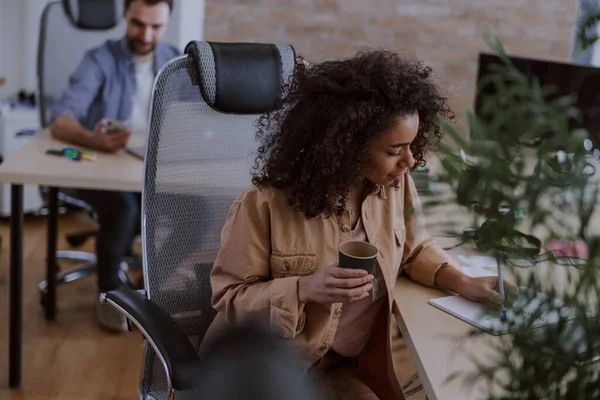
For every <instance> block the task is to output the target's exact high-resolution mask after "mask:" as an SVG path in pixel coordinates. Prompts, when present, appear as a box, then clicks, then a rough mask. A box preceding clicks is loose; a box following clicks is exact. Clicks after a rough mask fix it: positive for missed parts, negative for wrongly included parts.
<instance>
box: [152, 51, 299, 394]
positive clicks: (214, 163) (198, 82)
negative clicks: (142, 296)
mask: <svg viewBox="0 0 600 400" xmlns="http://www.w3.org/2000/svg"><path fill="white" fill-rule="evenodd" d="M186 53H188V54H187V55H185V56H181V57H179V58H176V59H174V60H172V61H171V62H170V63H169V64H167V65H166V66H164V67H163V69H162V70H161V71H160V72H159V74H158V75H157V77H156V81H155V84H154V90H153V96H152V111H151V122H150V129H149V138H148V144H147V150H146V158H145V164H146V166H145V168H146V169H145V178H144V191H143V197H142V213H143V232H142V237H143V255H144V276H145V285H146V291H147V295H148V297H149V298H150V299H151V300H152V301H153V302H154V303H156V304H157V305H158V306H160V307H161V308H162V309H163V310H165V311H166V312H167V313H168V314H169V315H170V316H171V317H173V318H174V319H175V320H176V321H177V323H178V324H179V326H181V328H182V329H183V331H184V332H185V333H186V334H187V335H188V337H189V338H190V340H191V341H192V343H193V344H194V345H197V344H198V343H199V342H200V341H201V340H202V338H203V337H204V333H205V332H206V330H207V328H208V326H209V325H210V323H211V322H212V320H213V318H214V315H215V311H214V309H213V308H212V306H211V288H210V281H209V274H210V271H211V269H212V265H213V262H214V260H215V257H216V255H217V252H218V250H219V246H220V233H221V229H222V227H223V225H224V222H225V219H226V216H227V214H228V211H229V208H230V206H231V204H232V202H233V200H234V199H235V198H236V197H237V195H238V194H239V193H240V192H241V191H242V190H243V189H244V188H245V187H247V186H248V185H249V184H250V170H251V167H252V165H253V162H254V157H255V155H256V149H257V143H256V141H255V133H256V127H255V125H254V123H255V121H256V119H257V118H258V117H259V116H260V115H261V114H262V113H263V112H265V111H267V110H270V109H271V108H273V106H274V104H275V102H276V101H277V100H278V98H280V97H281V96H282V95H283V88H284V84H285V83H287V82H289V81H288V80H289V79H290V78H291V77H292V74H293V71H294V65H295V54H294V50H293V48H292V47H291V46H288V45H267V44H250V43H241V44H240V43H238V44H233V43H209V42H191V43H190V44H189V45H188V46H187V48H186ZM149 393H152V398H156V399H161V398H164V399H166V398H167V392H166V381H165V377H164V370H163V367H162V364H161V363H160V362H159V361H158V359H157V357H156V356H155V354H154V352H153V350H152V349H151V348H149V347H148V348H147V352H146V366H145V370H144V375H143V379H142V385H141V394H142V397H141V398H146V397H145V396H146V395H147V394H149Z"/></svg>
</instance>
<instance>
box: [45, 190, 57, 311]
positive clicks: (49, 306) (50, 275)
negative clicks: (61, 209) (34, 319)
mask: <svg viewBox="0 0 600 400" xmlns="http://www.w3.org/2000/svg"><path fill="white" fill-rule="evenodd" d="M49 189H50V190H49V193H48V227H47V228H48V231H47V239H46V241H47V248H46V282H48V286H47V287H46V319H47V320H49V321H54V320H55V319H56V274H57V273H58V264H57V263H58V261H57V260H56V241H57V233H58V232H57V230H58V188H55V187H51V188H49Z"/></svg>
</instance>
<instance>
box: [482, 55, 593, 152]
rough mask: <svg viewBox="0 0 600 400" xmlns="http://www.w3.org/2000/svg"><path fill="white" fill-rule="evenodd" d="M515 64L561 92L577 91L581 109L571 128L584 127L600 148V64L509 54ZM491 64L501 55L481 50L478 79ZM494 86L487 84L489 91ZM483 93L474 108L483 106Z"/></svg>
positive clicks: (575, 92)
mask: <svg viewBox="0 0 600 400" xmlns="http://www.w3.org/2000/svg"><path fill="white" fill-rule="evenodd" d="M510 60H511V61H512V62H513V64H514V66H515V67H516V68H518V69H519V70H520V71H521V72H523V73H524V74H526V75H527V76H529V77H534V76H535V77H537V78H538V79H539V81H540V84H541V85H542V86H545V85H554V86H556V87H558V88H560V89H561V94H563V95H565V94H570V93H573V94H575V95H576V104H575V105H576V106H577V107H578V108H579V109H580V110H581V113H582V118H581V121H580V122H577V121H572V123H571V128H572V129H575V128H585V129H587V130H588V132H589V133H590V139H591V140H592V142H593V145H594V147H595V148H596V149H598V148H600V68H595V67H590V66H583V65H575V64H569V63H563V62H557V61H544V60H536V59H531V58H523V57H510ZM491 64H501V60H500V58H499V57H498V56H495V55H492V54H486V53H480V54H479V64H478V73H477V82H478V83H479V82H480V80H481V78H482V77H483V76H485V75H486V74H487V73H489V72H490V71H489V66H490V65H491ZM492 90H493V88H492V87H489V88H486V91H485V93H486V94H489V93H491V91H492ZM481 100H482V99H481V93H479V91H478V92H477V94H476V96H475V111H476V112H477V111H479V110H480V107H481V103H482V101H481Z"/></svg>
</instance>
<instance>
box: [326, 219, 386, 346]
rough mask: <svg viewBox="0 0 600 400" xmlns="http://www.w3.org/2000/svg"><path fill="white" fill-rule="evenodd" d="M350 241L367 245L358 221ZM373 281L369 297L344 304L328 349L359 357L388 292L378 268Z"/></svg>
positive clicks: (364, 234)
mask: <svg viewBox="0 0 600 400" xmlns="http://www.w3.org/2000/svg"><path fill="white" fill-rule="evenodd" d="M352 239H353V240H360V241H363V242H368V241H369V239H368V238H367V233H366V232H365V228H364V226H363V224H362V220H361V219H360V218H359V219H358V221H357V223H356V227H355V228H354V230H353V231H352ZM373 275H374V277H375V279H374V280H373V281H372V285H373V289H372V290H371V292H370V294H371V295H370V296H368V297H366V298H364V299H362V300H359V301H356V302H354V303H350V302H348V303H344V308H343V310H342V315H341V316H340V323H339V324H338V329H337V332H336V333H335V337H334V338H333V343H332V344H331V350H333V351H335V352H336V353H338V354H341V355H342V356H344V357H356V356H358V355H359V354H360V353H361V352H362V351H363V349H364V348H365V346H366V345H367V342H368V340H369V336H370V335H371V330H372V329H373V323H374V322H375V318H377V314H378V313H379V310H380V309H381V306H382V305H383V302H384V301H385V300H386V299H385V296H386V295H387V292H386V290H385V287H381V286H384V285H383V283H382V282H381V280H382V279H383V278H382V274H381V268H380V267H379V265H377V264H376V265H375V268H374V270H373Z"/></svg>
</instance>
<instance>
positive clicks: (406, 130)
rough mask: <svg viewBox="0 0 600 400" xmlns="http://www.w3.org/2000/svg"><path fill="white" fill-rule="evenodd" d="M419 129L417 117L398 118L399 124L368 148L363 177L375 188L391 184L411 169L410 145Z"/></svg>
mask: <svg viewBox="0 0 600 400" xmlns="http://www.w3.org/2000/svg"><path fill="white" fill-rule="evenodd" d="M418 130H419V114H417V113H414V114H412V115H409V116H406V117H401V118H398V122H396V124H395V125H393V126H392V127H391V128H390V129H388V131H387V132H385V133H384V134H383V135H382V136H380V137H379V138H377V139H375V140H373V141H372V142H371V144H370V145H369V160H368V162H367V165H365V166H364V167H363V176H364V177H365V178H367V179H368V180H370V181H371V182H373V183H375V184H378V185H391V184H392V183H393V182H395V181H397V180H399V179H400V178H402V176H403V175H404V174H405V173H406V172H408V170H410V169H411V168H412V167H413V166H414V164H415V160H414V158H413V155H412V152H411V151H410V144H411V143H412V141H413V140H414V139H415V137H416V136H417V132H418Z"/></svg>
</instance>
